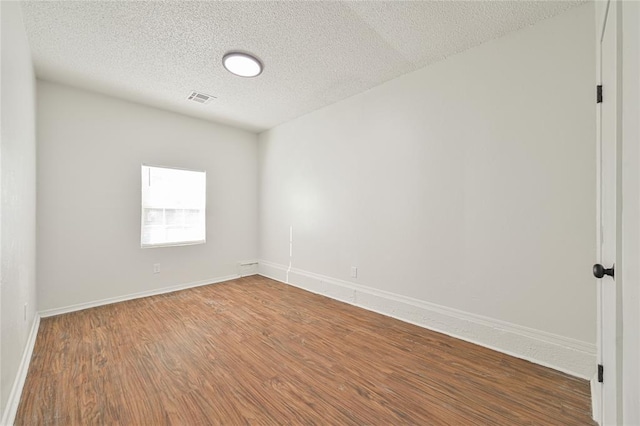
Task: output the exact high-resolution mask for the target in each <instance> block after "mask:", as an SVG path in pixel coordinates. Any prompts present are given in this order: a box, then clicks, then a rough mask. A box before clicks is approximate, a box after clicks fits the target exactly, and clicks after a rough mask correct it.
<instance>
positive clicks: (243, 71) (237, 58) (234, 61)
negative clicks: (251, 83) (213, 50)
mask: <svg viewBox="0 0 640 426" xmlns="http://www.w3.org/2000/svg"><path fill="white" fill-rule="evenodd" d="M222 65H224V67H225V68H226V69H227V71H229V72H230V73H231V74H235V75H239V76H240V77H256V76H258V75H260V73H261V72H262V62H260V61H259V60H258V59H257V58H256V57H254V56H252V55H249V54H248V53H242V52H229V53H227V54H226V55H224V56H223V57H222Z"/></svg>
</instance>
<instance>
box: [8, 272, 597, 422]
mask: <svg viewBox="0 0 640 426" xmlns="http://www.w3.org/2000/svg"><path fill="white" fill-rule="evenodd" d="M16 424H17V425H93V424H95V425H103V424H109V425H112V424H113V425H165V424H167V425H169V424H173V425H211V424H225V425H240V424H256V425H259V424H292V425H297V424H340V425H362V424H367V425H388V424H423V425H463V424H464V425H466V424H478V425H516V424H517V425H529V424H538V425H553V424H557V425H588V424H595V423H593V422H592V420H591V418H590V397H589V384H588V382H587V381H585V380H581V379H577V378H574V377H571V376H568V375H566V374H563V373H560V372H557V371H554V370H551V369H548V368H545V367H541V366H539V365H536V364H532V363H530V362H527V361H524V360H521V359H517V358H514V357H510V356H508V355H504V354H501V353H499V352H496V351H492V350H490V349H487V348H483V347H480V346H477V345H474V344H471V343H468V342H464V341H460V340H457V339H454V338H451V337H448V336H445V335H442V334H439V333H435V332H432V331H429V330H425V329H423V328H420V327H417V326H414V325H411V324H407V323H403V322H401V321H398V320H395V319H392V318H388V317H385V316H383V315H379V314H376V313H373V312H369V311H366V310H363V309H359V308H356V307H353V306H350V305H347V304H344V303H340V302H337V301H335V300H331V299H328V298H325V297H322V296H318V295H315V294H312V293H308V292H305V291H303V290H300V289H297V288H295V287H291V286H288V285H285V284H281V283H278V282H276V281H273V280H270V279H267V278H264V277H260V276H253V277H246V278H241V279H237V280H233V281H228V282H226V283H221V284H214V285H209V286H204V287H198V288H194V289H189V290H184V291H180V292H175V293H168V294H163V295H158V296H153V297H147V298H143V299H136V300H131V301H127V302H122V303H117V304H112V305H107V306H101V307H97V308H92V309H87V310H84V311H79V312H74V313H69V314H64V315H59V316H56V317H51V318H44V319H42V321H41V323H40V330H39V332H38V337H37V340H36V346H35V349H34V352H33V357H32V359H31V364H30V366H29V372H28V375H27V379H26V383H25V386H24V390H23V393H22V399H21V401H20V406H19V407H18V414H17V417H16Z"/></svg>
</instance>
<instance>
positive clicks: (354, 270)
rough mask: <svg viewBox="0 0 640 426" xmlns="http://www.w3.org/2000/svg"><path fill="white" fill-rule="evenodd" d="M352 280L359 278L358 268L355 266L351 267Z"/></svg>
mask: <svg viewBox="0 0 640 426" xmlns="http://www.w3.org/2000/svg"><path fill="white" fill-rule="evenodd" d="M351 278H358V268H357V267H355V266H352V267H351Z"/></svg>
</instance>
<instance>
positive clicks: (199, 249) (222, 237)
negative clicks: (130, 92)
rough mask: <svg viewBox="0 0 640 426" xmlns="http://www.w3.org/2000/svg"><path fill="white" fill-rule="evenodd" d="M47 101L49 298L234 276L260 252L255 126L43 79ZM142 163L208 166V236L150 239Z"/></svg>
mask: <svg viewBox="0 0 640 426" xmlns="http://www.w3.org/2000/svg"><path fill="white" fill-rule="evenodd" d="M37 112H38V216H37V223H38V300H39V308H40V310H44V311H46V310H51V309H57V308H63V307H68V306H70V305H76V304H83V303H90V302H93V301H100V300H104V299H109V298H114V297H121V296H126V295H131V294H134V293H140V292H150V291H156V290H158V289H162V288H165V287H170V286H175V285H182V284H189V283H194V282H201V281H207V280H215V279H220V278H225V277H229V276H232V275H236V274H237V273H238V266H237V263H236V262H237V261H240V260H245V259H254V258H255V257H256V254H257V213H256V212H257V193H256V190H257V180H256V179H257V171H256V161H257V136H256V135H255V134H253V133H249V132H246V131H243V130H237V129H233V128H231V127H227V126H223V125H218V124H214V123H211V122H207V121H202V120H198V119H194V118H190V117H186V116H182V115H178V114H175V113H170V112H165V111H161V110H157V109H154V108H149V107H146V106H141V105H137V104H133V103H129V102H125V101H122V100H118V99H115V98H110V97H106V96H103V95H98V94H94V93H90V92H86V91H82V90H77V89H72V88H70V87H66V86H61V85H57V84H53V83H49V82H43V81H38V110H37ZM141 163H148V164H154V165H166V166H176V167H182V168H190V169H196V170H206V172H207V243H206V244H204V245H194V246H183V247H165V248H152V249H141V248H140V196H141V195H140V165H141ZM155 263H160V265H161V266H160V268H161V272H160V273H159V274H153V264H155Z"/></svg>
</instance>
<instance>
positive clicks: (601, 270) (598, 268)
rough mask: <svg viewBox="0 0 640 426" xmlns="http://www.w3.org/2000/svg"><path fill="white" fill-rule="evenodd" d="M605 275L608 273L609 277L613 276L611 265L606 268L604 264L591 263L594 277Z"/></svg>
mask: <svg viewBox="0 0 640 426" xmlns="http://www.w3.org/2000/svg"><path fill="white" fill-rule="evenodd" d="M605 275H609V276H610V277H611V278H613V267H611V268H608V269H606V268H605V267H604V266H602V265H601V264H599V263H596V264H595V265H593V276H594V277H596V278H602V277H604V276H605Z"/></svg>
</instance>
